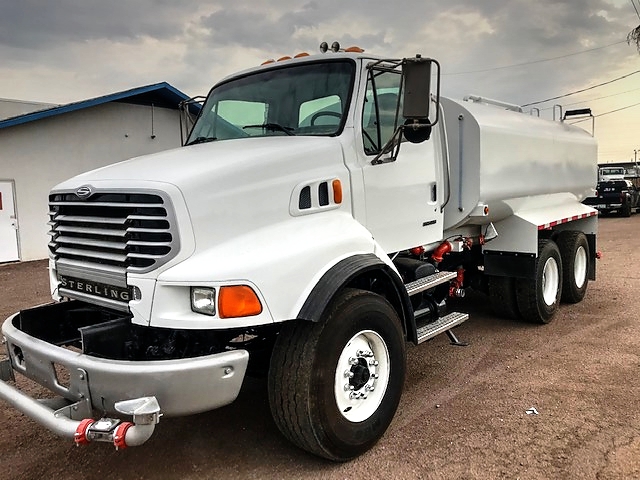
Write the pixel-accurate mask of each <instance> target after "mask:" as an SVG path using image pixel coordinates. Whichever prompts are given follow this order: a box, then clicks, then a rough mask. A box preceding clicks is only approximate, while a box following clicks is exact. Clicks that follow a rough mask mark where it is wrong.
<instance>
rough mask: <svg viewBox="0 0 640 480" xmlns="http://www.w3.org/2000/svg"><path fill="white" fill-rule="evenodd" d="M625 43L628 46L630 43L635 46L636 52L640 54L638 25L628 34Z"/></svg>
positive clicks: (639, 26) (639, 29) (639, 28)
mask: <svg viewBox="0 0 640 480" xmlns="http://www.w3.org/2000/svg"><path fill="white" fill-rule="evenodd" d="M627 43H628V44H629V45H631V44H632V43H633V44H635V45H636V48H637V49H638V52H640V25H638V26H637V27H636V28H634V29H633V30H631V31H630V32H629V34H628V35H627Z"/></svg>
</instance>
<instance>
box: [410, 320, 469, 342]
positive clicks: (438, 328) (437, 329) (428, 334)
mask: <svg viewBox="0 0 640 480" xmlns="http://www.w3.org/2000/svg"><path fill="white" fill-rule="evenodd" d="M468 318H469V314H468V313H459V312H451V313H449V314H448V315H445V316H444V317H440V318H439V319H438V320H436V321H435V322H432V323H427V324H426V325H424V326H423V327H420V328H418V343H422V342H425V341H427V340H429V339H430V338H433V337H435V336H436V335H440V334H441V333H445V332H446V331H448V330H450V329H451V328H453V327H456V326H458V325H460V324H461V323H463V322H465V321H466V320H467V319H468Z"/></svg>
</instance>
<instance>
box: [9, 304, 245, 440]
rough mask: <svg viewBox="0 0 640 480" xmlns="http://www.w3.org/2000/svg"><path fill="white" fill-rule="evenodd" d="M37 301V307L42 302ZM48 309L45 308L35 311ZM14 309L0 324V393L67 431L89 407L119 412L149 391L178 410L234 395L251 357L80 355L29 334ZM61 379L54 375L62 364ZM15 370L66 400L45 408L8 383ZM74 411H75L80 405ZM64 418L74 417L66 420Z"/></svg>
mask: <svg viewBox="0 0 640 480" xmlns="http://www.w3.org/2000/svg"><path fill="white" fill-rule="evenodd" d="M42 308H43V307H40V309H42ZM41 311H42V312H46V311H47V310H46V307H44V309H42V310H41ZM19 315H20V313H17V314H14V315H13V316H11V317H9V318H8V319H7V320H6V321H5V322H4V324H3V325H2V335H3V336H4V339H5V341H6V347H7V352H8V355H9V359H8V360H5V361H3V362H0V380H2V382H0V399H1V400H5V401H7V402H8V403H10V404H11V405H13V406H14V407H15V408H17V409H18V410H20V411H21V412H22V413H24V414H25V415H27V416H29V417H31V418H33V419H34V420H36V421H37V422H39V423H40V424H42V425H44V426H45V427H47V428H49V429H50V430H52V431H54V432H56V433H58V434H60V435H63V436H68V435H69V434H70V433H72V432H73V431H75V430H74V428H75V427H77V420H79V419H80V418H83V417H84V415H85V414H87V413H90V412H91V411H92V410H96V411H99V412H104V413H107V414H116V415H118V414H122V409H120V408H116V403H119V402H120V403H121V402H123V401H127V400H132V399H140V398H145V397H155V399H156V400H157V403H158V404H159V405H160V409H161V413H162V414H163V415H167V416H180V415H189V414H194V413H199V412H203V411H207V410H212V409H215V408H218V407H221V406H224V405H227V404H229V403H231V402H233V401H234V400H235V399H236V397H237V396H238V393H239V391H240V388H241V386H242V382H243V379H244V375H245V372H246V368H247V363H248V360H249V353H248V352H247V351H246V350H233V351H228V352H222V353H218V354H213V355H207V356H201V357H193V358H184V359H178V360H157V361H156V360H154V361H128V360H111V359H105V358H98V357H95V356H91V355H86V354H83V353H81V352H78V351H75V350H71V349H68V348H64V347H61V346H57V345H54V344H52V343H49V342H47V341H44V340H41V339H38V338H35V337H33V336H31V335H29V334H27V333H25V332H23V331H21V330H20V329H19V328H18V325H19V320H18V318H19ZM61 370H63V371H66V373H67V374H68V379H67V378H64V379H62V378H59V377H60V376H61V375H60V371H61ZM14 372H17V373H20V374H22V375H24V376H26V377H28V378H30V379H32V380H34V381H35V382H37V383H39V384H40V385H42V386H44V387H46V388H48V389H49V390H51V391H52V392H54V393H55V394H57V395H58V396H60V397H63V398H64V399H66V404H65V405H67V406H66V407H63V406H61V405H62V404H61V405H57V406H56V407H49V406H45V405H43V404H42V402H41V401H39V400H36V399H34V398H31V397H29V396H27V395H26V394H25V393H23V392H21V391H20V390H19V389H17V388H16V387H15V386H13V385H11V384H9V383H7V382H8V381H10V380H12V379H13V374H14ZM78 410H80V411H78ZM69 419H72V420H74V422H72V423H69Z"/></svg>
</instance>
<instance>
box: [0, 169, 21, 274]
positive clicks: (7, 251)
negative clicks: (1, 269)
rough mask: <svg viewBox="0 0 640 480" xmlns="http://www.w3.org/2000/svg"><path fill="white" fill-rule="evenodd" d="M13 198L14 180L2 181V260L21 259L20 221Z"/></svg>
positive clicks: (0, 198)
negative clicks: (19, 248) (17, 217)
mask: <svg viewBox="0 0 640 480" xmlns="http://www.w3.org/2000/svg"><path fill="white" fill-rule="evenodd" d="M13 198H14V197H13V182H12V181H6V180H2V181H0V262H13V261H16V260H19V256H18V222H17V221H16V207H15V203H14V200H13Z"/></svg>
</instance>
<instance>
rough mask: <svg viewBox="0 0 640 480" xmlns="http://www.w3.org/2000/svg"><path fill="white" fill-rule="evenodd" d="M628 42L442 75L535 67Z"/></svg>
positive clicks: (622, 41)
mask: <svg viewBox="0 0 640 480" xmlns="http://www.w3.org/2000/svg"><path fill="white" fill-rule="evenodd" d="M626 42H627V41H626V40H621V41H619V42H614V43H610V44H609V45H604V46H602V47H595V48H590V49H588V50H581V51H579V52H573V53H567V54H566V55H560V56H558V57H551V58H545V59H542V60H532V61H530V62H523V63H513V64H511V65H502V66H500V67H491V68H484V69H482V70H469V71H467V72H453V73H443V74H442V75H443V76H445V75H467V74H470V73H484V72H493V71H495V70H503V69H505V68H513V67H522V66H524V65H533V64H536V63H543V62H550V61H552V60H559V59H561V58H567V57H572V56H574V55H580V54H583V53H588V52H593V51H595V50H602V49H603V48H609V47H613V46H614V45H620V44H621V43H626Z"/></svg>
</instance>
